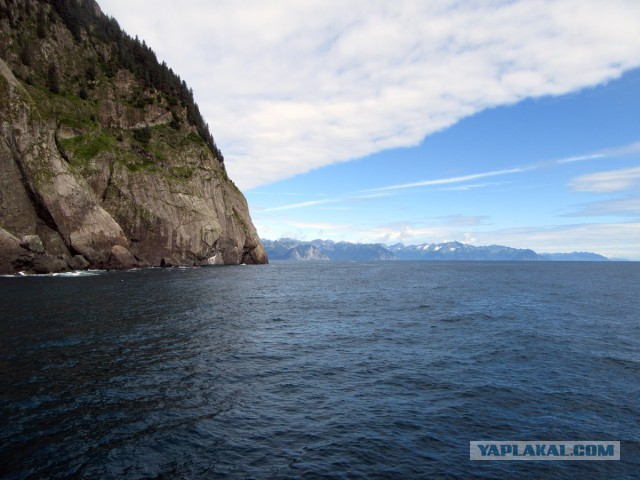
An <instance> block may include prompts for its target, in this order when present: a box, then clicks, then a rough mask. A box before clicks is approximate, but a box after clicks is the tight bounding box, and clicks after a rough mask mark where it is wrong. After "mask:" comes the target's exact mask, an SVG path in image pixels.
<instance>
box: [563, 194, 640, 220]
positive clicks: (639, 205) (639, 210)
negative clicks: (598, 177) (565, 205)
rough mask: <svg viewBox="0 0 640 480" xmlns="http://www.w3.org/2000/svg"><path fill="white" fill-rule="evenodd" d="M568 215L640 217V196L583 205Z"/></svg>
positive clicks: (567, 215)
mask: <svg viewBox="0 0 640 480" xmlns="http://www.w3.org/2000/svg"><path fill="white" fill-rule="evenodd" d="M564 216H566V217H601V216H617V217H633V218H640V197H627V198H615V199H610V200H603V201H599V202H591V203H587V204H584V205H581V206H580V208H579V209H578V210H577V211H575V212H571V213H568V214H566V215H564Z"/></svg>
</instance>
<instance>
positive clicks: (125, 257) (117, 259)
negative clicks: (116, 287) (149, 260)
mask: <svg viewBox="0 0 640 480" xmlns="http://www.w3.org/2000/svg"><path fill="white" fill-rule="evenodd" d="M137 265H138V262H137V261H136V259H135V257H134V256H133V255H132V254H131V252H130V251H129V250H127V249H126V248H124V247H122V246H120V245H114V246H113V247H111V254H110V255H109V262H108V266H109V267H111V268H115V269H118V270H124V269H127V268H133V267H136V266H137Z"/></svg>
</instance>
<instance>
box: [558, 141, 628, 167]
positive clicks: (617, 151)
mask: <svg viewBox="0 0 640 480" xmlns="http://www.w3.org/2000/svg"><path fill="white" fill-rule="evenodd" d="M638 153H640V142H634V143H631V144H629V145H624V146H622V147H615V148H607V149H605V150H600V151H598V152H594V153H589V154H587V155H577V156H575V157H567V158H562V159H560V160H557V163H573V162H583V161H585V160H597V159H600V158H610V157H624V156H627V155H635V154H638Z"/></svg>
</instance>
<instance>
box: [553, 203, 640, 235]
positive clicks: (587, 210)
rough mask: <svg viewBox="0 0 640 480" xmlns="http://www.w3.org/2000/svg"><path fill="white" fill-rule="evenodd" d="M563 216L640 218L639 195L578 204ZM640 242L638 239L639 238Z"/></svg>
mask: <svg viewBox="0 0 640 480" xmlns="http://www.w3.org/2000/svg"><path fill="white" fill-rule="evenodd" d="M563 216H565V217H609V216H615V217H633V218H640V197H627V198H616V199H612V200H603V201H600V202H591V203H587V204H584V205H580V206H579V208H578V209H577V210H576V211H574V212H571V213H567V214H565V215H563ZM639 242H640V240H639Z"/></svg>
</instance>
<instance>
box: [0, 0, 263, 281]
mask: <svg viewBox="0 0 640 480" xmlns="http://www.w3.org/2000/svg"><path fill="white" fill-rule="evenodd" d="M0 27H1V29H0V173H1V176H0V273H3V274H7V273H9V274H10V273H16V272H18V271H27V272H34V273H47V272H58V271H65V270H75V269H83V268H100V269H121V268H131V267H136V266H161V265H166V266H170V265H212V264H220V265H222V264H240V263H266V262H267V256H266V253H265V250H264V248H263V246H262V243H261V241H260V239H259V237H258V235H257V233H256V230H255V228H254V226H253V224H252V222H251V218H250V216H249V210H248V206H247V203H246V200H245V198H244V196H243V195H242V193H241V192H240V191H239V190H238V189H237V187H236V186H235V185H234V184H233V182H232V181H231V180H230V179H229V178H228V176H227V174H226V170H225V168H224V159H223V157H222V154H221V153H220V151H219V150H218V148H217V146H216V145H215V142H214V140H213V137H212V136H211V134H210V133H209V130H208V125H206V123H204V121H203V119H202V116H201V115H200V112H199V111H198V107H197V105H196V104H195V102H194V101H193V93H192V91H191V90H189V89H188V87H187V85H186V83H185V82H184V81H181V80H180V77H178V76H177V75H176V74H174V73H173V71H172V70H171V69H170V68H168V67H167V66H166V65H165V64H164V63H163V64H159V63H158V62H157V60H156V58H155V55H154V54H153V52H152V51H151V50H150V49H149V48H148V47H147V46H146V45H145V44H144V42H140V41H139V40H138V39H137V38H136V39H132V38H130V37H129V36H128V35H127V34H125V33H124V32H122V30H121V29H120V28H119V26H118V24H117V22H116V21H115V20H114V19H112V18H108V17H106V16H105V15H103V14H102V12H101V11H100V9H99V7H98V5H97V4H96V3H95V2H94V1H93V0H82V1H79V0H51V1H45V0H37V1H36V0H31V1H27V2H11V1H7V0H0Z"/></svg>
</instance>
